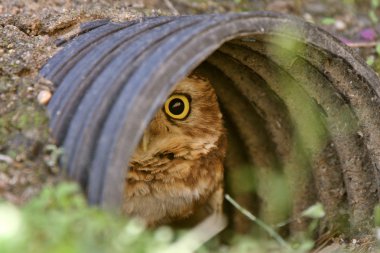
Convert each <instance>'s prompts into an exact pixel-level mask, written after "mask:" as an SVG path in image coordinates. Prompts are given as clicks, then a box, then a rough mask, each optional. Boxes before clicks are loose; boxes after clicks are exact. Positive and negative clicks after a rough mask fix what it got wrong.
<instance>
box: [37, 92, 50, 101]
mask: <svg viewBox="0 0 380 253" xmlns="http://www.w3.org/2000/svg"><path fill="white" fill-rule="evenodd" d="M50 99H51V92H50V91H48V90H42V91H40V93H39V94H38V96H37V100H38V103H40V104H41V105H46V104H47V103H49V101H50Z"/></svg>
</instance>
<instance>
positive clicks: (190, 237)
mask: <svg viewBox="0 0 380 253" xmlns="http://www.w3.org/2000/svg"><path fill="white" fill-rule="evenodd" d="M226 225H227V221H226V218H225V217H224V216H223V215H221V214H212V215H210V216H209V217H207V218H206V219H205V220H204V221H202V222H201V223H199V224H198V225H197V226H196V227H195V228H193V229H191V230H190V231H189V232H187V233H186V234H185V235H183V236H182V237H180V238H179V239H178V241H177V242H175V243H173V244H171V245H170V246H169V247H167V248H166V249H159V250H158V251H159V252H160V253H177V252H181V253H192V252H194V251H195V250H197V249H198V248H199V247H200V246H202V245H203V244H204V243H205V242H207V241H208V240H210V239H211V238H212V237H214V236H215V235H217V234H218V233H219V232H220V231H222V230H223V229H224V228H225V227H226Z"/></svg>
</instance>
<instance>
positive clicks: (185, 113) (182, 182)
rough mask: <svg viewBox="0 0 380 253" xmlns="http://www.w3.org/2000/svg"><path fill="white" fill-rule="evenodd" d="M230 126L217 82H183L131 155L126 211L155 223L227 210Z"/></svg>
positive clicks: (198, 80)
mask: <svg viewBox="0 0 380 253" xmlns="http://www.w3.org/2000/svg"><path fill="white" fill-rule="evenodd" d="M225 150H226V137H225V129H224V127H223V119H222V114H221V112H220V109H219V105H218V102H217V97H216V94H215V92H214V90H213V87H212V86H211V84H210V83H209V82H208V81H207V80H205V79H203V78H201V77H198V76H195V75H192V76H189V77H187V78H185V79H184V80H182V81H181V82H179V83H178V84H177V86H176V88H175V90H174V92H173V93H172V94H171V96H170V97H169V98H168V99H167V101H166V102H165V104H164V106H163V107H162V109H161V110H159V111H158V112H157V114H156V115H155V117H154V118H153V120H152V121H151V123H150V125H149V126H148V127H147V129H146V130H145V132H144V135H143V137H142V139H141V142H140V144H139V146H138V147H137V148H136V150H135V153H134V154H133V156H132V157H131V160H130V163H129V172H128V175H127V178H126V186H125V203H124V212H125V213H126V214H127V215H130V216H135V217H140V218H142V219H143V220H145V222H146V223H147V224H148V225H149V226H156V225H161V224H167V223H170V222H173V221H177V220H181V219H187V218H189V217H192V216H197V217H198V219H199V217H202V216H206V215H208V214H211V213H212V212H220V213H221V212H222V203H223V159H224V156H225Z"/></svg>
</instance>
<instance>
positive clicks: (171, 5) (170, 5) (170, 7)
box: [164, 0, 179, 16]
mask: <svg viewBox="0 0 380 253" xmlns="http://www.w3.org/2000/svg"><path fill="white" fill-rule="evenodd" d="M164 2H165V4H166V6H167V7H168V8H169V9H170V11H171V12H172V13H173V15H174V16H178V15H179V11H178V10H177V9H176V8H175V7H174V5H173V4H172V2H170V0H164Z"/></svg>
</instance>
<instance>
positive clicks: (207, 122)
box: [131, 76, 224, 170]
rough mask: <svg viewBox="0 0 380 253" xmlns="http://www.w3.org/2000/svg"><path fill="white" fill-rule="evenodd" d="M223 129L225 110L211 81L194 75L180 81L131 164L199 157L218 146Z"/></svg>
mask: <svg viewBox="0 0 380 253" xmlns="http://www.w3.org/2000/svg"><path fill="white" fill-rule="evenodd" d="M223 133H224V128H223V120H222V114H221V113H220V110H219V105H218V102H217V98H216V95H215V93H214V90H213V88H212V86H211V84H210V83H209V82H208V81H207V80H205V79H202V78H200V77H196V76H191V77H187V78H185V79H184V80H183V81H181V82H180V83H179V84H178V85H177V87H176V89H175V90H174V92H173V93H172V94H171V95H170V96H169V98H168V99H167V100H166V102H165V104H164V106H163V107H162V108H161V110H159V111H158V112H157V114H156V116H155V117H154V119H153V120H152V122H151V123H150V125H149V127H148V128H147V129H146V131H145V133H144V135H143V137H142V140H141V142H140V145H139V147H138V148H137V150H136V151H135V154H134V155H133V157H132V159H131V165H132V166H143V164H146V165H147V166H146V167H145V169H146V170H154V169H156V167H154V166H152V165H153V164H151V163H149V162H148V163H146V162H147V161H151V160H152V158H154V157H158V158H159V160H160V164H162V163H164V162H170V161H171V160H174V159H178V158H182V159H186V160H194V159H198V158H199V157H200V156H201V155H205V154H207V153H208V152H209V151H210V150H211V149H213V148H215V147H216V145H217V141H218V140H219V138H220V137H221V135H222V134H223Z"/></svg>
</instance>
